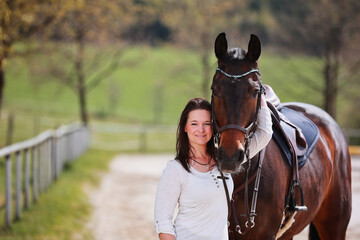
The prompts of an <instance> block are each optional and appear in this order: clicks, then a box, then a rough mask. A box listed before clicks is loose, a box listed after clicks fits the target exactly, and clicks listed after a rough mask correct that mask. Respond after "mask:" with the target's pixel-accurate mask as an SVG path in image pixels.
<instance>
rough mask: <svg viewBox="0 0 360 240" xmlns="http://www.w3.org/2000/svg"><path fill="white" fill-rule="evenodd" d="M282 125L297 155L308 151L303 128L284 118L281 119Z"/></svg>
mask: <svg viewBox="0 0 360 240" xmlns="http://www.w3.org/2000/svg"><path fill="white" fill-rule="evenodd" d="M280 125H281V127H282V128H283V130H284V132H285V134H286V136H287V137H288V139H289V140H290V142H291V144H292V146H293V147H294V150H295V153H296V156H303V155H304V154H305V153H306V150H307V144H306V139H305V136H304V135H303V134H302V131H301V129H299V128H298V127H296V126H294V125H293V124H290V123H289V122H288V121H284V120H281V121H280Z"/></svg>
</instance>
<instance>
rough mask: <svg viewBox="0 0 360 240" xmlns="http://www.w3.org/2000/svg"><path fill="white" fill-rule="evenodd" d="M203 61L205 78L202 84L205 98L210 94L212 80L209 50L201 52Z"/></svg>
mask: <svg viewBox="0 0 360 240" xmlns="http://www.w3.org/2000/svg"><path fill="white" fill-rule="evenodd" d="M201 63H202V69H203V80H202V84H201V91H202V95H203V97H204V98H208V96H209V82H210V69H211V67H210V65H209V53H208V51H203V53H202V54H201Z"/></svg>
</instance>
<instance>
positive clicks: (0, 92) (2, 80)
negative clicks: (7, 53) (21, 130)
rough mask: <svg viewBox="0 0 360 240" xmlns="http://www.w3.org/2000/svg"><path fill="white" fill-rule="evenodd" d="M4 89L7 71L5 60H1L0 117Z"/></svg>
mask: <svg viewBox="0 0 360 240" xmlns="http://www.w3.org/2000/svg"><path fill="white" fill-rule="evenodd" d="M4 88H5V71H4V67H3V59H0V117H1V110H2V102H3V92H4Z"/></svg>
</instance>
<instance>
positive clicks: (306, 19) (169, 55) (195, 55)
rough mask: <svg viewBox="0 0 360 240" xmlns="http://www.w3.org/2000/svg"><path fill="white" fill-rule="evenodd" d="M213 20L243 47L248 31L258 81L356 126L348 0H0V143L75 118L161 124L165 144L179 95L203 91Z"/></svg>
mask: <svg viewBox="0 0 360 240" xmlns="http://www.w3.org/2000/svg"><path fill="white" fill-rule="evenodd" d="M220 32H226V34H227V36H228V40H229V45H230V46H232V47H242V48H244V49H245V50H246V49H247V44H248V40H249V35H250V33H255V34H257V35H258V36H259V38H260V39H261V41H262V47H263V51H262V56H261V58H260V60H259V66H260V70H261V72H262V78H263V82H264V83H266V84H270V85H271V86H272V87H273V89H274V90H275V91H276V93H277V94H278V96H279V97H280V99H281V100H282V101H284V102H285V101H301V102H307V103H311V104H314V105H317V106H319V107H321V108H323V109H325V110H326V111H327V112H329V113H330V114H331V115H332V116H333V117H334V118H336V120H337V121H338V122H339V124H340V125H341V127H343V128H359V127H360V112H359V111H356V110H357V109H359V108H358V105H359V103H360V99H359V96H360V95H359V90H360V81H359V69H360V46H359V44H358V42H359V38H360V2H359V1H357V0H326V1H325V0H321V1H316V2H314V1H311V0H305V1H302V0H292V1H286V0H268V1H265V0H241V1H239V0H229V1H220V0H182V1H178V0H126V1H124V0H47V1H44V0H2V1H0V146H4V145H7V144H9V143H10V142H14V141H18V140H23V139H25V138H29V137H32V136H34V135H35V134H37V133H39V132H40V131H42V130H43V129H46V128H49V127H51V128H53V127H57V126H59V125H61V124H66V123H68V122H72V121H75V120H79V121H82V122H83V123H85V124H88V125H90V126H91V127H92V128H93V129H94V132H96V130H98V133H99V134H97V135H94V138H95V139H102V138H108V139H109V141H108V142H112V141H113V139H112V138H114V136H112V137H109V136H108V137H104V136H102V134H104V132H116V131H117V130H119V129H120V128H125V129H128V130H129V129H132V130H130V132H134V133H137V134H140V135H141V134H142V131H141V128H143V126H144V125H146V126H149V125H150V126H153V127H154V126H158V125H161V126H163V125H166V126H167V125H169V126H170V128H166V126H165V128H166V129H167V130H165V132H166V133H167V132H171V133H172V135H171V137H169V136H168V137H164V136H160V137H159V138H160V139H161V138H164V139H165V140H166V142H169V147H168V148H167V150H169V151H172V150H173V146H174V142H173V141H171V140H170V141H167V139H170V138H171V139H172V138H173V134H174V133H175V129H174V128H173V126H174V125H176V124H177V121H178V117H179V115H180V112H181V110H182V108H183V107H184V105H185V104H186V102H187V100H188V99H190V98H193V97H197V96H202V97H205V98H207V99H209V97H210V89H209V88H210V87H209V86H210V83H211V79H212V75H213V73H214V71H215V68H216V59H215V57H214V54H213V44H214V40H215V38H216V36H217V34H218V33H220ZM11 119H12V120H11ZM11 121H12V123H11V124H12V125H15V128H14V130H11V132H12V133H9V125H11V124H10V122H11ZM115 123H116V124H120V123H121V124H123V125H121V126H120V125H114V124H115ZM104 124H105V125H104ZM124 124H125V125H124ZM134 124H135V125H136V127H134ZM99 129H101V130H99ZM104 129H107V130H104ZM139 129H140V130H139ZM119 131H120V130H119ZM151 131H155V130H151ZM8 136H12V137H8ZM9 138H10V140H9ZM123 138H124V139H128V136H124V137H123ZM151 138H152V137H151ZM95 141H96V140H95ZM99 141H101V140H99ZM130 142H131V141H130ZM155 142H156V141H155ZM116 144H120V143H116ZM122 144H124V143H122ZM158 144H159V143H158ZM170 145H171V146H172V147H170Z"/></svg>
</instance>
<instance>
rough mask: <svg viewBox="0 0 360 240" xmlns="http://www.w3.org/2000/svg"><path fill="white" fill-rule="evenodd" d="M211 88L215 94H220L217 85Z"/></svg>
mask: <svg viewBox="0 0 360 240" xmlns="http://www.w3.org/2000/svg"><path fill="white" fill-rule="evenodd" d="M211 90H212V93H213V95H214V96H218V95H219V92H218V90H217V89H216V88H215V87H212V88H211Z"/></svg>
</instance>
